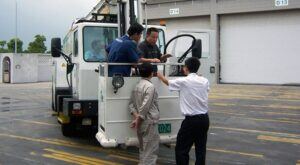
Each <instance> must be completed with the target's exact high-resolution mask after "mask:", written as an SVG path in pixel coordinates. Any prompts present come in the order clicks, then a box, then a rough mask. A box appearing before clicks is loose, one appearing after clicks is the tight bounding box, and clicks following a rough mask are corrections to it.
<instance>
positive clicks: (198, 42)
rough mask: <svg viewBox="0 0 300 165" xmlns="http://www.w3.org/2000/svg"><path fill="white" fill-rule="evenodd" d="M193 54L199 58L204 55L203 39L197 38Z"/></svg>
mask: <svg viewBox="0 0 300 165" xmlns="http://www.w3.org/2000/svg"><path fill="white" fill-rule="evenodd" d="M192 56H193V57H197V58H201V57H202V41H201V40H200V39H197V40H196V43H195V45H194V47H193V49H192Z"/></svg>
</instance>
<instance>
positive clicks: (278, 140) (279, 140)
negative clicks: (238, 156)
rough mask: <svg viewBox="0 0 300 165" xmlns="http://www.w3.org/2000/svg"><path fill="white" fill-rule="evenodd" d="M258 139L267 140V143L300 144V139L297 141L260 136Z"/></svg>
mask: <svg viewBox="0 0 300 165" xmlns="http://www.w3.org/2000/svg"><path fill="white" fill-rule="evenodd" d="M257 139H259V140H266V141H273V142H282V143H292V144H300V139H295V138H284V137H275V136H266V135H259V136H257Z"/></svg>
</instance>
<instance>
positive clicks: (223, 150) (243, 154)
mask: <svg viewBox="0 0 300 165" xmlns="http://www.w3.org/2000/svg"><path fill="white" fill-rule="evenodd" d="M171 146H172V147H175V144H171ZM192 148H193V149H195V146H193V147H192ZM207 150H208V151H214V152H222V153H226V154H233V155H242V156H250V157H255V158H263V157H264V156H263V155H262V154H255V153H247V152H240V151H232V150H225V149H217V148H210V147H207Z"/></svg>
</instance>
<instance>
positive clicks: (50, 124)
mask: <svg viewBox="0 0 300 165" xmlns="http://www.w3.org/2000/svg"><path fill="white" fill-rule="evenodd" d="M12 120H14V121H19V122H24V123H29V124H38V125H47V126H55V127H58V126H59V125H58V124H52V123H45V122H40V121H33V120H23V119H12Z"/></svg>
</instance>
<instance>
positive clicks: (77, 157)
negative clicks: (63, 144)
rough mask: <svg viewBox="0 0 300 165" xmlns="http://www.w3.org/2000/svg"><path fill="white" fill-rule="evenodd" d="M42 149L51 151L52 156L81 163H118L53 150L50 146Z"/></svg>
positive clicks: (111, 164) (109, 164) (112, 164)
mask: <svg viewBox="0 0 300 165" xmlns="http://www.w3.org/2000/svg"><path fill="white" fill-rule="evenodd" d="M44 150H45V151H49V152H53V154H52V155H54V156H62V157H64V158H68V159H72V160H76V161H78V162H81V163H88V164H106V165H116V164H118V163H113V162H110V161H106V160H101V159H96V158H92V157H87V156H82V155H75V154H71V153H67V152H63V151H58V150H54V149H50V148H46V149H44Z"/></svg>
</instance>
